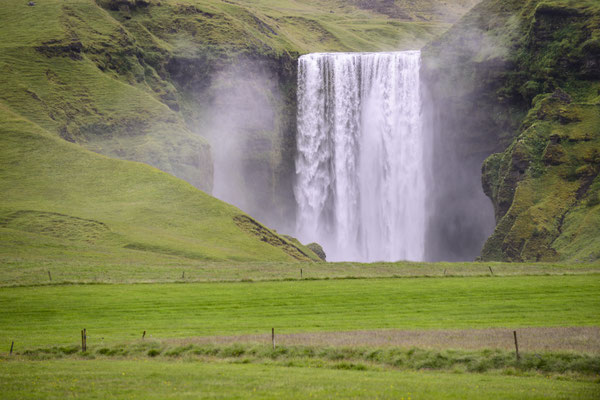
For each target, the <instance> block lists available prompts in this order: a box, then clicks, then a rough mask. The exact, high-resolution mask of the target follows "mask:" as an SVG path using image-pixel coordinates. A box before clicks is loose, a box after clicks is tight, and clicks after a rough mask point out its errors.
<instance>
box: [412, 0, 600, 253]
mask: <svg viewBox="0 0 600 400" xmlns="http://www.w3.org/2000/svg"><path fill="white" fill-rule="evenodd" d="M599 39H600V4H599V3H597V2H595V1H585V0H582V1H577V2H568V1H560V0H530V1H526V2H523V1H511V0H508V1H506V0H502V1H497V0H485V1H483V2H482V3H480V4H479V5H478V6H476V7H475V8H474V9H473V10H472V11H471V12H470V13H469V14H467V15H466V16H465V17H464V18H463V19H462V20H461V21H460V22H459V23H458V24H457V25H456V26H455V27H453V28H452V29H451V30H450V31H449V33H448V34H446V35H445V36H443V37H442V38H441V39H440V40H437V41H435V42H434V43H432V44H431V45H429V46H428V47H427V48H426V50H425V52H424V58H425V61H424V75H425V77H426V80H427V83H428V87H429V93H430V95H431V96H432V102H433V104H434V106H433V110H432V111H431V122H430V123H431V126H432V132H433V135H434V136H433V140H434V141H433V142H432V148H433V150H432V154H433V160H434V163H435V167H434V170H433V171H432V176H433V178H432V180H433V182H434V183H435V184H436V185H438V186H439V188H440V191H439V192H438V196H436V198H435V199H433V202H434V207H433V208H434V209H436V210H439V211H438V215H437V216H436V218H434V219H432V221H435V222H436V224H435V225H432V226H431V227H430V240H431V243H432V244H431V246H432V251H433V253H434V254H436V252H437V254H442V253H444V252H446V251H448V250H449V249H452V248H458V249H460V248H461V247H460V246H461V245H462V244H463V243H465V238H467V239H469V238H473V237H474V238H477V239H478V240H479V241H480V242H479V243H482V241H483V238H484V237H485V235H484V233H485V230H486V229H489V227H488V226H486V225H487V224H488V223H487V222H483V223H482V222H481V221H482V219H481V218H482V216H483V217H485V215H484V214H489V213H491V212H492V211H491V210H490V211H485V212H483V213H482V212H480V210H481V209H484V208H485V207H486V205H485V203H484V202H483V201H481V196H480V193H481V192H480V190H479V188H478V187H476V185H477V184H476V182H477V180H474V179H473V178H474V176H475V175H476V174H478V173H479V167H480V165H481V162H482V161H484V160H485V161H484V162H483V168H482V174H483V175H482V185H483V189H484V192H485V194H486V195H487V196H488V197H489V198H490V199H491V200H492V204H493V216H494V218H495V222H496V227H495V229H494V230H493V234H492V235H491V237H489V239H487V241H486V242H485V245H484V246H483V250H482V253H481V257H482V259H485V260H505V261H521V260H527V261H536V260H558V259H579V260H595V259H597V258H599V257H600V246H599V245H598V237H599V236H600V228H598V227H600V224H598V222H599V218H600V207H598V189H599V188H600V179H599V178H598V171H599V170H600V164H599V157H598V151H599V150H600V149H599V147H598V146H599V143H600V119H599V118H600V101H599V100H600V97H599V94H600V92H599V89H600V45H599V43H600V42H599ZM448 166H450V167H448ZM461 193H473V196H471V197H470V198H467V201H465V202H464V203H463V204H460V203H459V206H458V207H448V206H447V205H448V204H451V205H453V204H455V202H454V201H455V199H457V198H459V196H460V195H461ZM456 227H458V229H457V228H456ZM467 242H468V241H467Z"/></svg>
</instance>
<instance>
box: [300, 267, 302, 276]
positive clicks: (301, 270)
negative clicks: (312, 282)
mask: <svg viewBox="0 0 600 400" xmlns="http://www.w3.org/2000/svg"><path fill="white" fill-rule="evenodd" d="M300 279H302V268H300Z"/></svg>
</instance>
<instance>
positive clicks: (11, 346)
mask: <svg viewBox="0 0 600 400" xmlns="http://www.w3.org/2000/svg"><path fill="white" fill-rule="evenodd" d="M14 345H15V341H14V340H13V342H12V343H11V344H10V355H11V356H12V351H13V346H14Z"/></svg>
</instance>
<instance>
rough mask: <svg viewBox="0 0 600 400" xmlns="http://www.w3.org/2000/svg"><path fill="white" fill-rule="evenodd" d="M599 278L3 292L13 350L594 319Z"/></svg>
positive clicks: (599, 319)
mask: <svg viewBox="0 0 600 400" xmlns="http://www.w3.org/2000/svg"><path fill="white" fill-rule="evenodd" d="M599 278H600V277H599V276H598V275H584V276H579V275H574V276H540V277H529V276H517V277H465V278H414V279H345V280H316V281H312V280H308V281H281V282H240V283H194V284H134V285H120V284H115V285H105V284H100V285H73V286H39V287H13V288H4V289H2V290H1V291H0V343H10V342H11V341H13V340H14V341H15V342H16V344H17V346H18V348H19V349H24V348H33V347H48V346H56V345H69V344H77V343H78V341H79V339H80V330H81V329H83V328H86V329H87V332H88V335H89V338H88V346H95V345H104V344H114V343H118V342H127V341H132V340H135V339H138V338H140V337H141V334H142V332H143V331H147V334H148V336H149V337H150V335H151V337H152V338H156V339H164V338H184V337H191V336H207V335H231V334H251V333H268V332H270V331H271V328H276V329H277V332H278V333H292V332H310V331H313V332H314V331H353V330H376V329H447V328H461V329H465V328H489V327H528V326H597V325H599V324H600V279H599Z"/></svg>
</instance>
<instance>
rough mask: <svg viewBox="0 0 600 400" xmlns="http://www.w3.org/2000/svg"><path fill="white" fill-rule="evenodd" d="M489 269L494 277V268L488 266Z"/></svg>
mask: <svg viewBox="0 0 600 400" xmlns="http://www.w3.org/2000/svg"><path fill="white" fill-rule="evenodd" d="M488 268H489V269H490V274H492V276H494V271H492V267H490V266H489V265H488Z"/></svg>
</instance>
